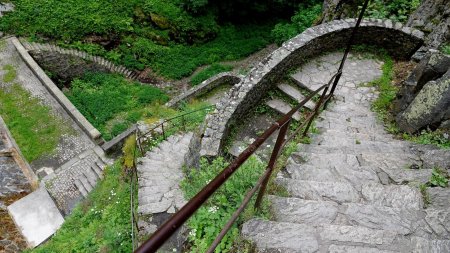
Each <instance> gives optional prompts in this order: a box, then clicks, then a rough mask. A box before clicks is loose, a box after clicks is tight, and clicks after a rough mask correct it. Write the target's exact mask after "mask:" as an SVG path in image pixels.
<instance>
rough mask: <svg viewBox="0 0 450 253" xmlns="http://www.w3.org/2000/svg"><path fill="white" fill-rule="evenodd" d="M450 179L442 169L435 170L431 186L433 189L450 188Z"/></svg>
mask: <svg viewBox="0 0 450 253" xmlns="http://www.w3.org/2000/svg"><path fill="white" fill-rule="evenodd" d="M448 178H449V175H447V173H446V172H445V171H444V170H441V169H440V168H434V169H433V172H432V175H431V178H430V181H429V184H430V185H431V186H433V187H442V188H445V187H448Z"/></svg>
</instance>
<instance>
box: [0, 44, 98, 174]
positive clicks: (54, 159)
mask: <svg viewBox="0 0 450 253" xmlns="http://www.w3.org/2000/svg"><path fill="white" fill-rule="evenodd" d="M4 42H5V43H4V46H3V47H2V48H0V78H1V79H2V78H3V75H4V74H6V72H5V71H4V70H3V66H5V65H11V66H13V67H14V69H15V70H16V73H17V77H16V78H15V80H14V81H13V82H11V83H5V82H0V89H5V88H7V87H8V86H10V85H11V84H12V83H18V84H20V85H21V86H22V87H23V88H24V89H26V90H27V91H29V92H30V93H31V95H32V96H33V97H36V98H39V99H40V100H41V101H42V103H43V104H45V105H46V106H49V107H50V108H51V112H52V113H53V114H54V115H55V116H56V117H59V118H61V119H62V120H63V121H64V124H65V125H66V126H68V127H69V128H71V130H70V131H69V132H68V133H66V134H65V135H63V136H61V140H60V143H59V145H58V146H57V148H56V150H55V152H54V153H53V154H51V155H48V156H45V157H42V158H40V159H38V160H37V161H34V162H32V163H31V164H30V165H31V167H32V169H33V170H34V171H35V172H37V171H38V170H39V169H41V168H52V169H53V170H56V169H57V168H58V167H60V166H62V165H63V164H64V163H66V162H68V161H70V160H71V159H72V158H74V157H76V156H77V155H79V154H80V153H82V152H83V151H85V150H88V149H91V148H93V147H95V143H93V142H92V141H91V140H90V138H89V137H88V136H87V135H86V134H85V133H84V132H83V131H82V130H81V129H80V128H79V127H78V125H77V124H76V123H75V122H74V121H73V120H72V118H71V117H70V116H69V115H68V114H67V112H66V111H65V110H64V109H63V108H62V106H61V105H60V104H59V103H58V102H57V101H56V99H55V98H54V97H53V96H52V95H51V94H50V93H49V91H48V90H47V89H46V88H45V87H44V86H43V85H42V83H41V82H40V80H39V79H38V78H37V77H36V76H35V75H34V73H33V72H32V71H31V70H30V68H29V67H28V66H27V65H26V63H25V62H24V61H23V60H22V58H21V57H20V55H19V53H18V52H17V50H16V48H15V47H14V45H13V44H12V42H11V39H5V40H4Z"/></svg>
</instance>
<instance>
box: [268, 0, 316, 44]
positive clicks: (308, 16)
mask: <svg viewBox="0 0 450 253" xmlns="http://www.w3.org/2000/svg"><path fill="white" fill-rule="evenodd" d="M321 12H322V5H321V3H320V2H319V1H309V3H308V4H301V5H300V7H299V10H298V11H297V12H296V13H295V15H294V16H292V18H291V23H279V24H277V25H275V28H274V29H273V30H272V37H273V39H274V40H275V42H276V43H278V44H281V43H283V42H284V41H286V40H289V39H291V38H293V37H295V36H296V35H298V34H300V33H302V32H303V31H304V30H306V29H307V28H309V27H310V26H311V25H312V24H313V22H314V21H315V20H316V19H317V17H319V16H320V14H321Z"/></svg>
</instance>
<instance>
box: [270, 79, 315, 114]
mask: <svg viewBox="0 0 450 253" xmlns="http://www.w3.org/2000/svg"><path fill="white" fill-rule="evenodd" d="M277 87H278V89H280V90H281V91H282V92H284V93H286V95H288V96H289V97H291V98H292V99H294V100H295V101H297V102H298V103H300V102H302V101H303V100H304V99H305V98H306V97H305V96H304V95H303V94H302V93H301V92H300V91H299V90H298V89H297V88H295V87H294V86H292V85H289V84H286V83H281V84H279V85H278V86H277ZM305 107H306V108H308V109H310V110H314V108H316V104H315V103H314V102H313V101H311V100H310V101H308V102H307V103H306V104H305Z"/></svg>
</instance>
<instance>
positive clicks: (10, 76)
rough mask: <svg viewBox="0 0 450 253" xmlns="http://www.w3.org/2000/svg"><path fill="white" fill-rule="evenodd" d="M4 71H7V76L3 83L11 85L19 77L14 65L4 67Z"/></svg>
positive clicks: (4, 77)
mask: <svg viewBox="0 0 450 253" xmlns="http://www.w3.org/2000/svg"><path fill="white" fill-rule="evenodd" d="M3 70H5V71H6V74H5V75H4V76H3V82H5V83H10V82H12V81H14V79H16V77H17V71H16V69H15V68H14V66H12V65H5V66H3Z"/></svg>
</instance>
